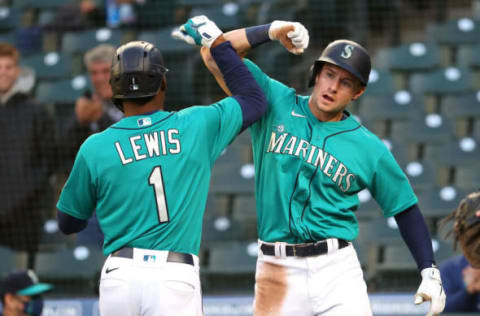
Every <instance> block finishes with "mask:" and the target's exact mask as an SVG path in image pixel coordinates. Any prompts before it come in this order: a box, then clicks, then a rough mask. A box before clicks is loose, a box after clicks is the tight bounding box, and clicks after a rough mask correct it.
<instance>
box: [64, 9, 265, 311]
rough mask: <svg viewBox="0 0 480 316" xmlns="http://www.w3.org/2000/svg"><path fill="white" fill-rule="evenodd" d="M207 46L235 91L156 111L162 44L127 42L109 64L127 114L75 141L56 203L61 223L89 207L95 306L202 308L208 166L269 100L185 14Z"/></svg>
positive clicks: (83, 215)
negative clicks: (96, 239)
mask: <svg viewBox="0 0 480 316" xmlns="http://www.w3.org/2000/svg"><path fill="white" fill-rule="evenodd" d="M187 24H188V27H189V30H190V31H191V32H192V33H193V34H194V36H195V41H196V42H197V43H199V44H201V45H204V46H205V47H207V48H210V49H211V51H212V55H213V56H214V58H215V60H216V62H217V63H218V64H219V66H220V69H222V72H223V73H224V75H225V78H226V81H227V83H228V85H229V88H230V89H232V90H235V92H233V97H229V98H225V99H223V100H220V101H219V102H217V103H215V104H212V105H210V106H195V107H190V108H188V109H185V110H183V111H179V112H166V111H163V101H164V98H165V90H166V79H165V73H166V71H167V70H166V68H165V67H164V66H163V59H162V56H161V54H160V51H159V50H158V49H157V48H156V47H154V46H153V45H152V44H150V43H147V42H130V43H127V44H125V45H123V46H121V47H119V48H118V49H117V51H116V55H115V58H114V62H113V65H112V70H111V81H110V83H111V85H112V90H113V92H114V96H113V99H114V103H115V105H116V106H118V107H119V108H120V109H121V110H122V111H124V113H125V118H124V119H122V120H120V121H119V122H117V123H116V124H113V125H112V126H111V127H109V128H107V129H106V130H105V131H103V132H101V133H98V134H94V135H92V136H91V137H89V138H88V139H87V140H86V141H85V142H84V143H83V144H82V146H81V148H80V150H79V152H78V154H77V157H76V160H75V163H74V166H73V169H72V172H71V174H70V176H69V178H68V180H67V182H66V184H65V186H64V188H63V190H62V193H61V196H60V199H59V201H58V204H57V208H58V218H59V223H60V228H61V229H62V231H64V232H65V233H73V232H78V231H80V230H81V229H83V228H84V227H85V225H86V220H87V219H88V218H89V217H90V216H91V215H92V213H93V211H94V210H96V213H97V216H98V221H99V224H100V227H101V229H102V231H103V233H104V235H105V241H104V253H105V255H108V258H107V259H106V261H105V264H104V267H103V269H102V273H101V280H100V304H99V305H100V314H101V315H107V316H108V315H115V316H118V315H128V316H134V315H154V316H166V315H185V316H187V315H188V316H192V315H202V314H203V312H202V301H201V289H200V280H199V266H198V257H197V254H198V251H199V246H200V239H201V227H202V219H203V213H204V209H205V203H206V199H207V193H208V186H209V180H210V172H211V168H212V167H213V164H214V162H215V160H216V159H217V157H218V156H219V155H220V153H221V152H222V150H223V149H224V148H225V147H226V146H227V145H228V144H229V143H230V142H231V141H232V140H233V139H234V138H235V136H236V135H237V134H238V133H239V132H240V131H241V130H242V129H245V128H247V127H248V126H249V125H250V124H252V123H253V122H254V121H255V120H257V119H258V118H259V117H260V116H261V115H262V114H263V113H264V112H265V109H266V99H265V96H264V94H263V93H262V91H261V89H260V87H259V86H258V84H257V83H256V81H255V80H254V78H253V77H252V75H251V73H250V72H249V71H248V69H247V67H245V65H244V64H243V63H242V62H241V60H240V58H239V57H238V56H237V54H236V53H235V51H234V50H233V48H232V46H231V44H230V43H229V42H226V41H225V40H224V39H223V36H222V32H221V31H220V30H219V29H218V27H217V26H216V25H215V23H213V22H211V21H209V20H207V19H206V18H204V17H196V18H194V19H191V20H189V22H188V23H187Z"/></svg>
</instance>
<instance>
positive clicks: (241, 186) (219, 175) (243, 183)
mask: <svg viewBox="0 0 480 316" xmlns="http://www.w3.org/2000/svg"><path fill="white" fill-rule="evenodd" d="M254 174H255V170H254V167H253V165H250V164H246V165H243V166H241V167H238V166H237V167H232V166H231V165H225V166H220V165H219V166H214V167H213V170H212V177H211V179H212V183H211V189H210V191H211V192H213V193H216V194H253V191H254V188H255V182H254Z"/></svg>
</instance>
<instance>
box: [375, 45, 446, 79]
mask: <svg viewBox="0 0 480 316" xmlns="http://www.w3.org/2000/svg"><path fill="white" fill-rule="evenodd" d="M374 60H375V65H376V66H377V67H381V68H385V69H390V70H391V71H394V72H406V73H411V72H421V71H428V70H432V69H434V68H435V67H438V66H440V64H441V58H440V51H439V48H438V46H437V45H436V44H435V43H424V42H412V43H404V44H402V45H399V46H396V47H386V48H381V49H380V50H379V51H378V53H377V55H376V56H375V59H374Z"/></svg>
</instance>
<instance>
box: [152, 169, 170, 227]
mask: <svg viewBox="0 0 480 316" xmlns="http://www.w3.org/2000/svg"><path fill="white" fill-rule="evenodd" d="M148 183H149V184H150V185H151V186H153V190H154V191H155V201H156V202H157V212H158V220H159V222H160V223H166V222H168V221H170V219H169V217H168V208H167V200H166V197H165V188H164V187H163V176H162V167H160V166H157V167H155V168H153V170H152V173H150V176H149V177H148Z"/></svg>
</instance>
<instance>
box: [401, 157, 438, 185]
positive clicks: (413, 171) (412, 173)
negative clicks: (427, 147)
mask: <svg viewBox="0 0 480 316" xmlns="http://www.w3.org/2000/svg"><path fill="white" fill-rule="evenodd" d="M401 167H402V168H403V170H404V171H405V174H406V175H407V177H408V180H409V181H410V184H411V185H412V187H413V189H414V190H415V191H424V190H429V189H431V188H432V187H433V186H434V185H435V184H436V183H437V182H438V181H439V180H438V179H437V178H436V177H437V174H436V173H437V170H436V168H435V165H434V164H433V163H431V162H430V161H429V160H427V159H424V160H422V161H410V162H408V163H407V164H404V165H401Z"/></svg>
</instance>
